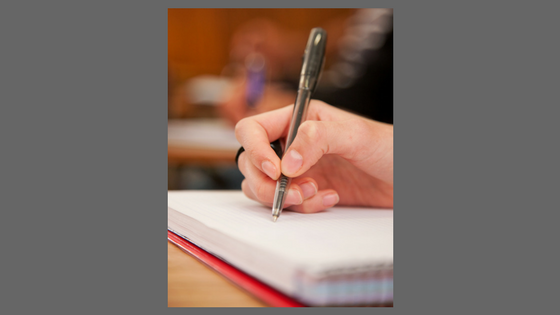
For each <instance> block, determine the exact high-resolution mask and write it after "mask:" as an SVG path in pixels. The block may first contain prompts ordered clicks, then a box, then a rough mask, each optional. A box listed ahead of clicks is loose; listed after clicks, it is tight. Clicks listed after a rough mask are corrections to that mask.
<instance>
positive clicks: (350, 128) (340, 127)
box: [282, 118, 374, 177]
mask: <svg viewBox="0 0 560 315" xmlns="http://www.w3.org/2000/svg"><path fill="white" fill-rule="evenodd" d="M370 129H371V127H370V126H369V123H368V122H367V121H366V120H364V119H361V118H354V119H348V120H343V121H310V120H308V121H306V122H304V123H303V124H301V126H300V127H299V129H298V132H297V135H296V138H295V139H294V142H293V143H292V144H291V146H290V147H289V148H288V151H287V152H286V153H285V154H284V157H283V159H282V173H284V174H285V175H286V176H289V177H296V176H299V175H301V174H303V173H304V172H306V171H307V170H309V168H310V167H311V166H313V165H315V163H317V161H318V160H319V159H320V158H321V157H322V156H323V155H326V154H337V155H340V156H342V157H343V158H345V159H347V160H350V161H351V162H352V161H354V162H359V161H360V160H361V159H363V158H365V157H368V156H369V155H371V152H372V150H373V148H374V144H373V143H372V141H373V138H372V131H371V130H370Z"/></svg>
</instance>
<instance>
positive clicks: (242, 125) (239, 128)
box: [235, 117, 249, 142]
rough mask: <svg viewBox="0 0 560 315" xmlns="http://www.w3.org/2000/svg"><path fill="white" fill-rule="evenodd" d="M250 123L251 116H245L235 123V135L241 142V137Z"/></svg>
mask: <svg viewBox="0 0 560 315" xmlns="http://www.w3.org/2000/svg"><path fill="white" fill-rule="evenodd" d="M248 124H249V118H248V117H246V118H243V119H241V120H240V121H238V122H237V124H235V137H236V138H237V140H239V141H240V142H241V139H240V137H241V136H242V133H243V130H245V129H247V125H248Z"/></svg>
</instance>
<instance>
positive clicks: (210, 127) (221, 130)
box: [167, 119, 240, 166]
mask: <svg viewBox="0 0 560 315" xmlns="http://www.w3.org/2000/svg"><path fill="white" fill-rule="evenodd" d="M239 147H240V144H239V142H237V139H235V132H234V130H233V127H232V126H229V125H228V124H227V123H226V122H225V121H222V120H219V119H183V120H170V121H168V123H167V162H168V165H175V166H179V165H185V164H198V165H235V164H234V163H235V154H236V153H237V150H238V149H239Z"/></svg>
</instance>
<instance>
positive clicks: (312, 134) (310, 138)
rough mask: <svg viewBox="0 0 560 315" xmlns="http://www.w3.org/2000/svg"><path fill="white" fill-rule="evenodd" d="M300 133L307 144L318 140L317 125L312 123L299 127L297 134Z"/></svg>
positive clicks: (318, 130)
mask: <svg viewBox="0 0 560 315" xmlns="http://www.w3.org/2000/svg"><path fill="white" fill-rule="evenodd" d="M299 132H301V133H302V135H303V138H305V140H307V142H309V143H316V142H317V141H318V140H319V138H320V128H319V125H318V124H317V123H316V122H314V121H306V122H304V123H303V124H301V126H300V127H299V131H298V133H299Z"/></svg>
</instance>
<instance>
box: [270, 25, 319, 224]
mask: <svg viewBox="0 0 560 315" xmlns="http://www.w3.org/2000/svg"><path fill="white" fill-rule="evenodd" d="M326 43H327V32H326V31H325V30H324V29H322V28H319V27H316V28H313V29H312V30H311V33H310V34H309V39H308V40H307V46H306V47H305V53H304V55H303V65H302V66H301V73H300V78H299V86H298V93H297V96H296V101H295V103H294V111H293V114H292V120H291V121H290V129H289V131H288V137H287V138H286V148H285V150H284V153H285V152H287V151H288V148H289V147H290V145H291V144H292V142H293V141H294V139H295V137H296V134H297V131H298V128H299V126H300V125H301V123H302V122H303V121H304V120H305V118H306V116H307V107H308V105H309V100H310V99H311V94H312V93H313V91H315V88H316V87H317V81H319V75H320V74H321V70H322V68H323V63H324V60H325V47H326ZM291 182H292V179H291V178H289V177H287V176H286V175H284V174H281V175H280V178H279V179H278V181H277V182H276V190H275V192H274V200H273V204H272V220H273V221H274V222H276V220H277V219H278V217H279V216H280V213H282V208H283V207H284V201H286V196H287V195H288V189H289V188H290V183H291Z"/></svg>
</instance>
